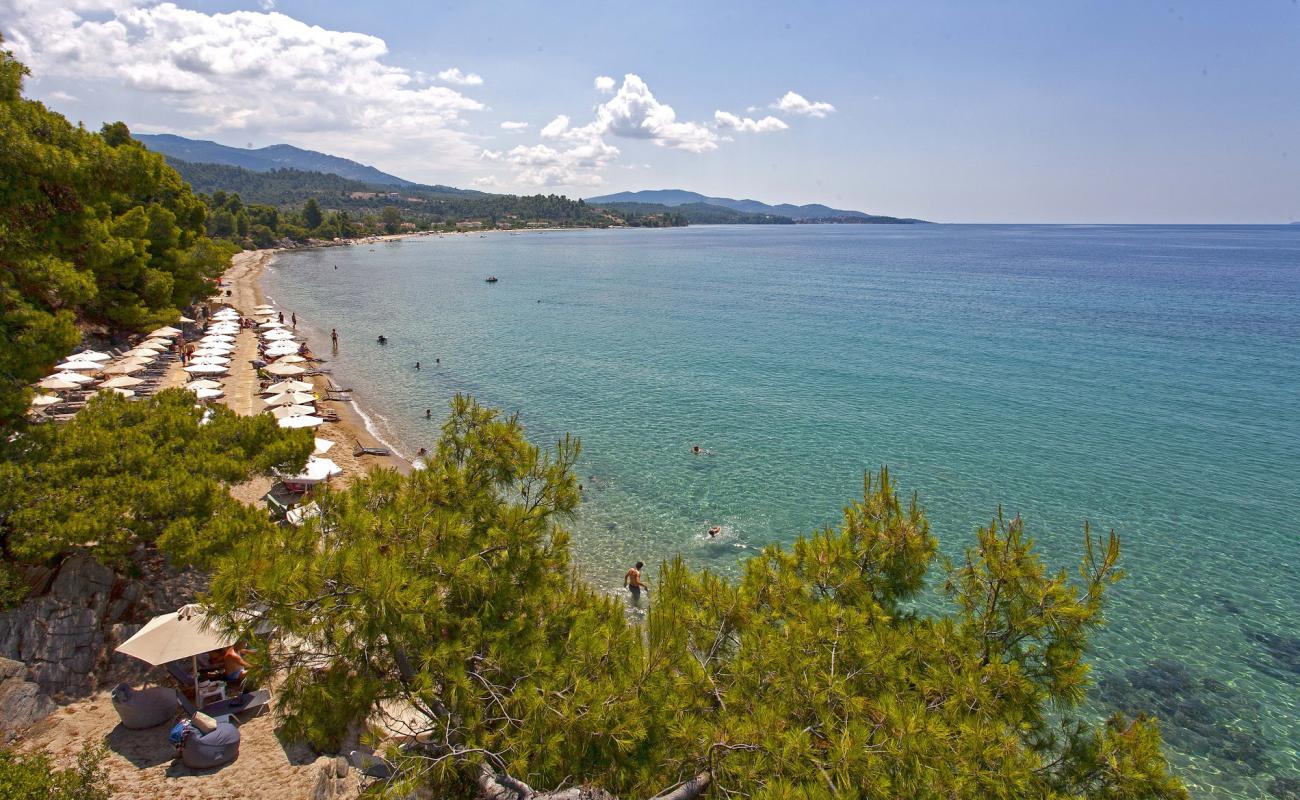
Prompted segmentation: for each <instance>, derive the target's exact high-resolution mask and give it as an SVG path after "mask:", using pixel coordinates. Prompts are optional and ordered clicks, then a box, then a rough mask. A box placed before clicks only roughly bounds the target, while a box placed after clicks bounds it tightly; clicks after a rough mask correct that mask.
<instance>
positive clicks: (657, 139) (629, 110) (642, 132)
mask: <svg viewBox="0 0 1300 800" xmlns="http://www.w3.org/2000/svg"><path fill="white" fill-rule="evenodd" d="M588 133H590V134H595V135H603V134H611V135H613V136H623V137H626V138H629V139H648V140H650V141H652V142H654V143H655V144H657V145H659V146H661V147H673V148H677V149H679V150H686V151H688V152H691V153H704V152H708V151H709V150H716V149H717V147H718V144H717V138H718V137H717V135H716V134H714V132H713V131H712V130H710V129H709V128H708V127H707V126H705V125H702V124H700V123H698V122H679V121H678V120H677V112H676V111H674V110H673V107H672V106H670V105H668V104H666V103H661V102H659V100H658V99H656V98H655V96H654V94H653V93H652V92H651V91H650V87H649V86H647V85H646V82H645V81H643V80H641V77H640V76H638V75H633V74H628V75H624V76H623V85H622V86H620V87H619V90H618V92H617V93H616V94H615V95H614V96H613V97H611V98H610V99H609V100H608V101H606V102H605V103H604V104H602V105H600V106H597V107H596V119H595V121H594V122H592V123H591V124H589V125H586V126H584V127H582V128H577V129H575V130H573V131H570V134H572V135H587V134H588Z"/></svg>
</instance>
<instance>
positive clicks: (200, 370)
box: [185, 364, 230, 375]
mask: <svg viewBox="0 0 1300 800" xmlns="http://www.w3.org/2000/svg"><path fill="white" fill-rule="evenodd" d="M185 371H186V372H188V373H189V374H191V375H222V374H224V373H227V372H229V371H230V368H229V367H226V366H224V365H222V364H190V365H189V366H188V367H185Z"/></svg>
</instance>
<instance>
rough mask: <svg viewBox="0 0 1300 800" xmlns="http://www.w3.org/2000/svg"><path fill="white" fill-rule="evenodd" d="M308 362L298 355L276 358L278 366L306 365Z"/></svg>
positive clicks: (290, 354) (292, 354)
mask: <svg viewBox="0 0 1300 800" xmlns="http://www.w3.org/2000/svg"><path fill="white" fill-rule="evenodd" d="M306 362H307V359H305V358H303V357H302V356H300V355H298V354H296V353H289V354H288V355H283V356H276V357H275V363H277V364H305V363H306Z"/></svg>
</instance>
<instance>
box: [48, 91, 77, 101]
mask: <svg viewBox="0 0 1300 800" xmlns="http://www.w3.org/2000/svg"><path fill="white" fill-rule="evenodd" d="M50 99H51V100H57V101H59V102H60V103H75V102H77V100H78V97H77V96H76V95H72V94H68V93H67V92H58V91H55V92H50Z"/></svg>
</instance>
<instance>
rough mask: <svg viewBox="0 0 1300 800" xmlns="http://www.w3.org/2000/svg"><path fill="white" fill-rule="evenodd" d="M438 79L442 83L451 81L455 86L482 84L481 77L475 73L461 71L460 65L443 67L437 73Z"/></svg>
mask: <svg viewBox="0 0 1300 800" xmlns="http://www.w3.org/2000/svg"><path fill="white" fill-rule="evenodd" d="M438 80H440V81H442V82H443V83H451V84H455V85H456V86H482V85H483V78H482V76H480V75H478V74H477V73H473V72H461V71H460V67H452V68H451V69H444V70H443V71H442V72H439V73H438Z"/></svg>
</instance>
